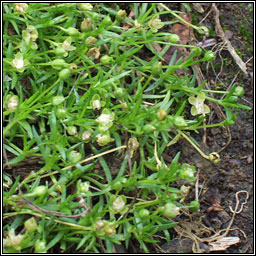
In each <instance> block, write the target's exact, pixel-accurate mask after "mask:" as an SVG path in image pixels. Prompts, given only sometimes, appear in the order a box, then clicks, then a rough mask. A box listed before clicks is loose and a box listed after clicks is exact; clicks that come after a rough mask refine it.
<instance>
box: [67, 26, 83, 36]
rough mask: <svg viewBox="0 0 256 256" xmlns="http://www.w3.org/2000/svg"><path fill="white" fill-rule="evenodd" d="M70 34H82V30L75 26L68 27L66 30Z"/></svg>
mask: <svg viewBox="0 0 256 256" xmlns="http://www.w3.org/2000/svg"><path fill="white" fill-rule="evenodd" d="M64 31H65V32H66V33H67V34H68V35H70V36H71V37H77V36H79V35H80V32H79V31H78V29H77V28H73V27H69V28H67V29H65V30H64Z"/></svg>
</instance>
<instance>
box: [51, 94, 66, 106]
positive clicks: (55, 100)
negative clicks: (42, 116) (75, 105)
mask: <svg viewBox="0 0 256 256" xmlns="http://www.w3.org/2000/svg"><path fill="white" fill-rule="evenodd" d="M64 100H65V98H64V97H63V96H55V97H53V98H52V104H53V105H55V106H57V105H59V104H61V103H62V102H63V101H64Z"/></svg>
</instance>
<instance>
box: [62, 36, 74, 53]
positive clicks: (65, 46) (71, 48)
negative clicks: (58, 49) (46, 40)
mask: <svg viewBox="0 0 256 256" xmlns="http://www.w3.org/2000/svg"><path fill="white" fill-rule="evenodd" d="M71 43H72V37H68V38H67V39H66V40H65V41H64V42H63V43H62V44H61V46H62V48H63V49H64V50H65V51H74V50H75V49H76V47H75V46H72V45H71Z"/></svg>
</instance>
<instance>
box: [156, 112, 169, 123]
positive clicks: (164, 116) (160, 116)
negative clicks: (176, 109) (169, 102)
mask: <svg viewBox="0 0 256 256" xmlns="http://www.w3.org/2000/svg"><path fill="white" fill-rule="evenodd" d="M166 115H167V113H166V111H165V110H164V109H159V110H158V112H157V118H158V120H159V121H162V120H164V119H165V118H166Z"/></svg>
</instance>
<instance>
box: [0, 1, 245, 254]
mask: <svg viewBox="0 0 256 256" xmlns="http://www.w3.org/2000/svg"><path fill="white" fill-rule="evenodd" d="M128 7H129V8H130V9H129V8H128ZM128 9H129V10H131V9H132V10H133V12H134V15H133V16H129V15H128V14H127V12H126V10H122V9H120V7H119V5H116V4H114V5H110V4H103V3H92V4H90V3H36V2H35V3H4V4H3V32H4V33H3V56H4V58H3V100H4V105H3V110H4V112H3V138H4V149H5V151H6V152H8V153H9V154H11V155H12V156H13V157H12V158H11V159H9V161H8V162H7V163H6V165H5V166H6V167H9V168H10V169H9V170H8V171H5V170H4V196H3V204H4V251H5V252H6V253H17V252H20V253H31V252H35V253H42V252H47V253H53V252H58V253H60V252H70V251H71V250H72V252H87V253H99V252H107V253H111V252H114V244H120V243H122V244H123V245H124V246H125V247H126V248H128V247H129V244H130V242H131V241H135V240H136V241H137V243H138V244H139V246H140V248H141V249H143V250H144V252H149V248H148V244H149V243H155V242H157V241H158V236H157V234H160V233H161V235H162V236H165V238H166V240H167V241H170V233H169V230H170V229H171V228H172V227H174V226H175V225H176V224H177V222H176V221H175V220H176V219H175V217H176V216H178V215H179V214H181V212H182V211H189V210H190V211H191V212H193V211H197V210H199V209H200V204H199V202H197V201H192V202H190V203H189V204H185V203H184V202H185V197H186V195H187V194H188V187H186V186H182V187H177V185H176V186H174V181H176V180H180V179H184V180H188V181H191V182H193V181H194V180H195V173H196V168H195V167H194V166H193V165H189V164H186V163H183V164H180V163H179V156H180V153H178V154H177V155H176V156H175V157H174V158H173V159H172V162H171V163H170V164H167V163H166V162H165V161H164V158H163V157H162V154H163V152H164V151H165V150H166V149H167V147H172V145H173V144H174V143H175V142H176V141H177V140H178V139H179V138H180V137H183V138H185V139H186V140H187V141H188V142H189V143H191V144H192V145H193V146H194V147H195V149H196V150H198V151H199V152H200V154H201V155H202V156H203V157H205V158H207V159H208V160H209V161H212V162H213V163H217V162H219V161H220V156H219V155H218V153H216V152H212V153H211V154H210V155H206V154H205V153H204V152H202V150H201V149H200V147H199V146H198V145H196V142H195V139H193V134H194V132H197V131H198V130H199V129H202V128H207V127H217V126H224V125H233V124H234V121H235V119H236V113H235V112H234V108H243V109H249V108H248V107H247V106H244V105H241V104H238V103H237V99H238V98H239V97H241V96H242V94H243V88H242V87H239V86H235V85H234V86H233V87H232V88H231V90H230V91H213V90H211V91H210V90H206V89H204V83H202V84H197V80H196V72H195V70H194V73H193V75H191V76H188V75H182V76H178V75H177V74H176V72H175V71H176V70H177V69H180V70H181V69H187V68H189V67H192V68H193V65H194V64H197V63H201V62H207V61H213V60H214V59H215V55H214V53H213V52H211V51H209V50H202V49H200V48H197V47H195V46H192V45H180V44H179V37H178V36H177V35H175V34H171V33H168V32H162V31H164V30H163V29H164V27H165V26H167V25H173V24H174V23H176V22H178V21H179V20H180V19H181V18H180V16H178V12H176V11H172V10H169V9H168V8H167V7H166V6H165V5H163V4H154V3H152V4H148V3H141V4H140V5H139V4H137V3H134V4H127V10H128ZM163 15H165V16H166V15H167V16H169V20H170V21H168V22H167V21H162V20H161V17H162V16H163ZM173 17H176V18H178V20H177V21H173ZM189 25H191V24H189ZM191 26H192V27H193V29H195V31H198V32H199V33H204V32H206V28H205V27H204V28H202V27H196V26H194V25H191ZM166 39H168V40H166ZM154 43H157V44H158V45H160V46H161V47H162V48H161V50H160V51H156V49H155V47H153V45H154ZM172 46H180V47H187V49H189V48H190V54H189V56H188V57H187V58H186V60H183V59H182V58H179V57H178V55H177V51H175V52H174V54H173V55H172V58H171V60H170V62H169V63H168V64H167V65H166V64H164V55H165V53H166V52H167V51H168V49H169V48H170V47H172ZM210 93H213V94H214V95H217V94H222V95H225V97H224V98H223V99H222V100H220V99H218V97H216V98H212V97H211V96H210ZM210 102H213V103H214V104H218V105H219V106H221V107H223V108H224V110H225V113H226V119H225V120H224V121H222V122H220V123H212V124H206V122H205V121H206V120H207V118H208V116H209V114H210V113H211V111H212V109H211V107H210V104H209V103H210ZM181 150H182V149H181ZM30 157H34V158H37V159H38V166H36V167H39V168H40V169H39V170H38V169H36V168H35V169H29V170H28V173H27V174H26V175H25V176H24V175H18V176H17V178H16V179H15V178H14V175H13V173H12V171H13V169H12V166H15V165H16V164H18V163H21V162H22V161H24V160H26V159H30ZM17 173H18V172H17Z"/></svg>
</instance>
